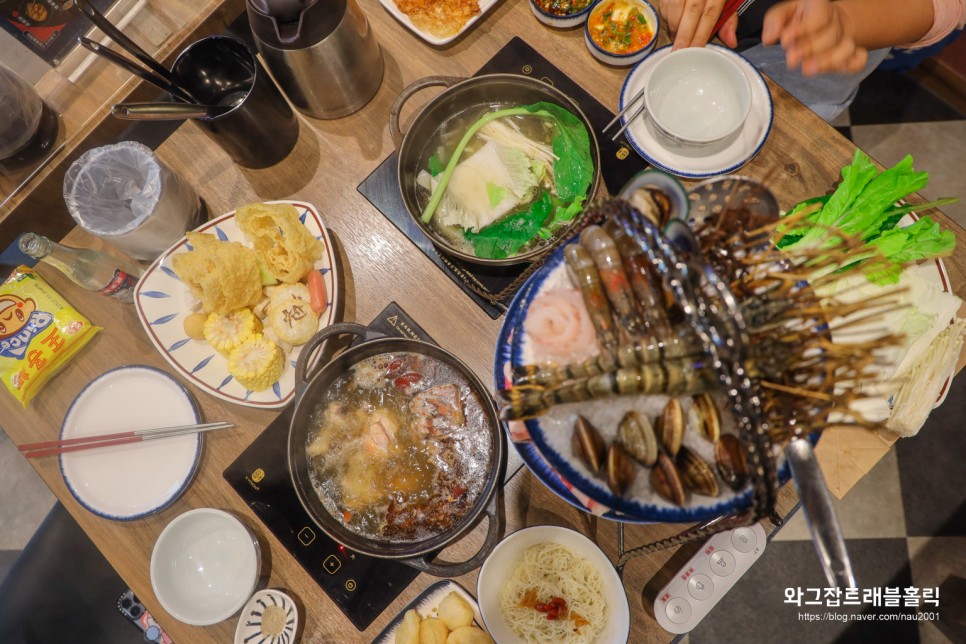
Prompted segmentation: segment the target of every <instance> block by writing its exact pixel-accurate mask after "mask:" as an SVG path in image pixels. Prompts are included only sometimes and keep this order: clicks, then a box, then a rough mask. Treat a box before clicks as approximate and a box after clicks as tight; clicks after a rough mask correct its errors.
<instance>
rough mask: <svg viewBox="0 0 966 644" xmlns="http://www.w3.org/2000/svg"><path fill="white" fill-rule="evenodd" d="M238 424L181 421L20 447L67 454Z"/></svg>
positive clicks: (33, 453)
mask: <svg viewBox="0 0 966 644" xmlns="http://www.w3.org/2000/svg"><path fill="white" fill-rule="evenodd" d="M234 426H235V424H234V423H230V422H215V423H201V424H195V425H179V426H176V427H158V428H155V429H135V430H132V431H127V432H117V433H113V434H96V435H92V436H77V437H75V438H65V439H62V440H54V441H41V442H38V443H24V444H23V445H20V446H19V447H18V448H17V449H18V450H20V452H22V453H23V454H24V456H25V457H26V458H39V457H42V456H53V455H54V454H63V453H65V452H79V451H81V450H88V449H95V448H98V447H110V446H113V445H127V444H129V443H140V442H143V441H148V440H154V439H158V438H170V437H172V436H182V435H184V434H198V433H202V432H209V431H212V430H216V429H227V428H229V427H234Z"/></svg>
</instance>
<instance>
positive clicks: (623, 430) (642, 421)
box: [617, 410, 657, 467]
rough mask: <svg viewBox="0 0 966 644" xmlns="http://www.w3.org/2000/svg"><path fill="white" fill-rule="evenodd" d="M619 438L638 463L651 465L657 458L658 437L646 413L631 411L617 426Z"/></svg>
mask: <svg viewBox="0 0 966 644" xmlns="http://www.w3.org/2000/svg"><path fill="white" fill-rule="evenodd" d="M617 440H618V441H620V443H621V445H622V446H623V447H624V449H626V450H627V453H628V454H630V455H631V456H632V457H633V458H634V459H635V460H636V461H637V462H638V463H640V464H641V465H645V466H647V467H650V466H652V465H654V462H655V461H656V460H657V437H656V436H655V435H654V428H653V427H651V421H649V420H648V419H647V417H646V416H644V414H640V413H638V412H636V411H633V410H632V411H629V412H627V413H626V414H624V417H623V418H622V419H621V422H620V424H619V425H618V426H617Z"/></svg>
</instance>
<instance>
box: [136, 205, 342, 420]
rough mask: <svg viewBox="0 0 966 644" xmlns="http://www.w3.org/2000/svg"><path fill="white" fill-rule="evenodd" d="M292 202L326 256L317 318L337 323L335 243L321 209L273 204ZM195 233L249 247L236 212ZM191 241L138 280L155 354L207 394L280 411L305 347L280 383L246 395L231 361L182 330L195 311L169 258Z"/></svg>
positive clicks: (183, 243)
mask: <svg viewBox="0 0 966 644" xmlns="http://www.w3.org/2000/svg"><path fill="white" fill-rule="evenodd" d="M268 203H290V204H292V205H293V206H295V208H296V209H297V210H298V212H299V217H300V219H301V220H302V223H303V224H304V225H305V227H306V228H308V229H309V232H311V233H312V235H314V236H315V237H316V238H317V239H319V240H321V241H322V243H323V244H325V252H324V253H323V255H322V258H321V259H320V260H319V261H318V262H316V264H315V270H317V271H319V272H320V273H321V274H322V278H323V280H324V281H325V289H326V293H327V294H328V297H329V302H328V307H327V308H326V309H325V311H323V312H322V315H321V316H319V329H323V328H325V327H327V326H328V325H330V324H331V323H332V322H333V319H334V317H335V309H336V306H335V305H336V303H337V302H338V301H339V292H338V288H339V280H338V274H337V268H336V264H335V254H334V250H333V246H332V241H331V240H330V239H329V235H328V233H327V232H326V230H325V225H324V224H323V222H322V217H321V216H320V215H319V211H318V210H316V209H315V207H314V206H312V205H311V204H307V203H303V202H300V201H270V202H268ZM195 230H196V231H197V232H204V233H210V234H214V235H215V236H217V237H218V239H221V240H223V241H237V242H241V243H242V244H244V245H246V246H250V245H251V244H249V243H248V242H247V241H246V240H245V235H244V234H243V233H242V231H241V230H240V229H239V228H238V225H237V224H236V223H235V211H234V210H232V211H231V212H229V213H227V214H225V215H222V216H221V217H218V218H217V219H214V220H212V221H209V222H208V223H205V224H203V225H201V226H199V227H198V228H196V229H195ZM187 244H188V240H187V238H186V237H183V238H182V239H181V240H180V241H178V242H177V243H176V244H175V245H174V246H172V247H171V248H169V249H168V250H166V251H165V252H164V254H162V255H161V256H160V257H158V259H156V260H155V261H154V263H153V264H151V267H150V268H149V269H148V270H147V272H146V273H145V274H144V277H142V278H141V280H140V281H139V282H138V285H137V287H136V288H135V290H134V304H135V307H136V308H137V313H138V318H139V319H140V320H141V325H142V326H143V327H144V330H145V332H146V333H147V334H148V337H149V338H150V339H151V342H152V343H154V346H155V347H156V348H157V350H158V351H159V352H160V353H161V355H163V356H164V358H165V359H166V360H167V361H168V362H169V363H170V364H171V366H172V367H174V368H175V369H177V370H178V372H179V373H180V374H181V375H182V376H184V377H185V378H186V379H187V380H188V381H189V382H191V383H192V384H194V385H196V386H197V387H198V388H199V389H201V390H202V391H204V392H207V393H209V394H211V395H212V396H215V397H217V398H221V399H222V400H227V401H228V402H233V403H238V404H239V405H245V406H248V407H260V408H263V409H280V408H281V407H284V406H285V405H286V404H288V402H289V401H290V400H291V399H292V396H293V395H294V394H295V361H296V360H297V359H298V356H299V353H300V352H301V351H302V348H301V347H295V348H294V349H292V350H291V351H290V352H289V353H288V355H287V356H286V364H285V370H284V371H283V372H282V376H281V377H280V378H279V379H278V382H276V383H275V384H273V385H272V386H271V387H269V388H268V389H265V390H264V391H248V390H247V389H246V388H245V387H243V386H242V385H240V384H239V383H238V382H237V381H236V380H235V379H234V378H232V377H231V375H230V374H229V373H228V360H227V359H226V358H225V357H224V356H222V355H221V354H219V353H218V352H217V351H215V350H214V349H213V348H212V347H211V346H210V345H209V344H208V343H206V342H204V341H201V340H191V339H190V338H188V336H187V335H185V332H184V319H185V317H187V316H188V315H190V314H191V313H194V310H192V308H191V299H192V297H191V295H190V294H189V293H188V290H187V288H186V287H185V285H184V284H183V283H182V282H181V280H180V279H178V276H177V275H175V273H174V271H173V270H172V269H171V256H172V255H175V254H177V253H187V252H189V250H190V249H189V248H188V245H187Z"/></svg>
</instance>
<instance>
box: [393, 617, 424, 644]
mask: <svg viewBox="0 0 966 644" xmlns="http://www.w3.org/2000/svg"><path fill="white" fill-rule="evenodd" d="M421 621H422V618H421V617H420V616H419V613H417V612H416V611H415V610H413V609H411V608H410V609H409V610H407V611H406V614H405V615H404V616H403V621H402V623H401V624H400V625H399V628H397V629H396V644H419V623H420V622H421Z"/></svg>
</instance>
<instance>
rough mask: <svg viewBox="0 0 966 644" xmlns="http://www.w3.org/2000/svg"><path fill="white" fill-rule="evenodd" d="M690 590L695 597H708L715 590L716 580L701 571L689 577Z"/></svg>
mask: <svg viewBox="0 0 966 644" xmlns="http://www.w3.org/2000/svg"><path fill="white" fill-rule="evenodd" d="M688 592H689V593H691V596H692V597H694V598H695V599H707V598H708V597H711V594H712V593H713V592H714V582H713V581H711V577H708V576H707V575H702V574H700V573H699V574H697V575H694V576H693V577H691V578H690V579H688Z"/></svg>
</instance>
